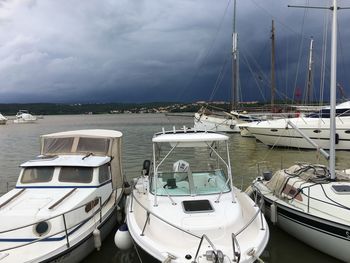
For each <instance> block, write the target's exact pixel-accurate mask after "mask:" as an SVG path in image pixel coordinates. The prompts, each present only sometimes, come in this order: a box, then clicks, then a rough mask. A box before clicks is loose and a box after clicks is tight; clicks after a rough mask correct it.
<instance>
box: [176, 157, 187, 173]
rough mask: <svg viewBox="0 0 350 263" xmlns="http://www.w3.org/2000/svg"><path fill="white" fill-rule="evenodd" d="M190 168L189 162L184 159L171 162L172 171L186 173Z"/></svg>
mask: <svg viewBox="0 0 350 263" xmlns="http://www.w3.org/2000/svg"><path fill="white" fill-rule="evenodd" d="M189 169H190V164H189V163H188V162H186V161H184V160H178V161H177V162H175V163H174V164H173V172H176V173H187V172H188V170H189Z"/></svg>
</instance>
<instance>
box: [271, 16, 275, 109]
mask: <svg viewBox="0 0 350 263" xmlns="http://www.w3.org/2000/svg"><path fill="white" fill-rule="evenodd" d="M275 90H276V83H275V23H274V20H272V28H271V111H273V109H274V107H275Z"/></svg>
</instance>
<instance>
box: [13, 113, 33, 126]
mask: <svg viewBox="0 0 350 263" xmlns="http://www.w3.org/2000/svg"><path fill="white" fill-rule="evenodd" d="M36 121H37V118H36V117H35V116H33V115H32V114H30V113H29V111H28V110H19V111H18V112H17V114H16V118H15V119H14V120H13V122H14V123H34V122H36Z"/></svg>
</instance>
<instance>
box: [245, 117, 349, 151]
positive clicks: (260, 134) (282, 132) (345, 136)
mask: <svg viewBox="0 0 350 263" xmlns="http://www.w3.org/2000/svg"><path fill="white" fill-rule="evenodd" d="M288 120H289V121H291V122H293V123H294V124H295V125H296V126H297V127H298V128H299V129H300V130H301V131H302V132H303V133H304V134H306V135H307V136H308V137H309V138H311V139H312V140H313V141H314V142H315V143H317V144H318V145H319V147H321V148H323V149H329V137H330V130H329V119H318V118H302V117H300V118H291V119H280V120H272V121H263V122H255V123H252V124H250V125H247V129H248V131H249V132H250V133H251V134H252V135H254V137H255V138H256V139H258V140H259V141H261V142H262V143H264V144H266V145H268V146H279V147H291V148H303V149H315V147H314V146H313V145H311V144H310V143H309V142H308V141H307V140H306V139H305V138H303V137H302V136H301V135H300V133H298V131H296V130H295V129H293V128H292V127H290V126H288V128H286V127H287V121H288ZM336 125H337V129H336V133H337V134H338V136H339V140H338V143H336V145H335V149H336V150H350V117H343V118H337V122H336Z"/></svg>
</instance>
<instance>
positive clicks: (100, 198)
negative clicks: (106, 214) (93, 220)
mask: <svg viewBox="0 0 350 263" xmlns="http://www.w3.org/2000/svg"><path fill="white" fill-rule="evenodd" d="M98 199H99V202H100V223H102V197H101V196H100V197H99V198H98Z"/></svg>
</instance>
